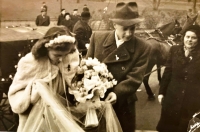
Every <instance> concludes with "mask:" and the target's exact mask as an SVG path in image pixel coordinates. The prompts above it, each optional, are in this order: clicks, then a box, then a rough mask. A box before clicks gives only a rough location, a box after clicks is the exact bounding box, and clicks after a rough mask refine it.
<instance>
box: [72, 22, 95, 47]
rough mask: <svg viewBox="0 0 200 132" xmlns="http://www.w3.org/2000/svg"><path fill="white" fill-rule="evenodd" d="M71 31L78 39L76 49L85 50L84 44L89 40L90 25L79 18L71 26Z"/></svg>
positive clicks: (90, 33)
mask: <svg viewBox="0 0 200 132" xmlns="http://www.w3.org/2000/svg"><path fill="white" fill-rule="evenodd" d="M73 33H75V34H76V36H75V37H76V39H77V41H78V50H79V51H84V50H87V49H86V47H85V44H86V43H89V42H90V37H91V35H92V29H91V27H90V26H89V25H88V24H87V23H85V22H83V21H81V20H79V21H78V22H77V23H76V24H75V25H74V27H73Z"/></svg>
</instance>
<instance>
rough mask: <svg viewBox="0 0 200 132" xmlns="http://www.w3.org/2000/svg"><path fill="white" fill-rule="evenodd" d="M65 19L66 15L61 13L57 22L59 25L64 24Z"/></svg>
mask: <svg viewBox="0 0 200 132" xmlns="http://www.w3.org/2000/svg"><path fill="white" fill-rule="evenodd" d="M64 19H65V15H63V14H60V15H59V16H58V22H57V25H58V26H59V25H62V21H63V20H64Z"/></svg>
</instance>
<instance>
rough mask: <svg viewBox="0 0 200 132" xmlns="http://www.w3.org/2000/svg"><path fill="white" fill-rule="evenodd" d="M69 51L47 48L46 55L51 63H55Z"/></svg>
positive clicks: (60, 60)
mask: <svg viewBox="0 0 200 132" xmlns="http://www.w3.org/2000/svg"><path fill="white" fill-rule="evenodd" d="M69 52H70V51H58V50H53V49H48V56H49V59H50V61H51V63H52V64H54V65H57V64H59V63H60V62H62V60H63V58H64V57H65V56H66V55H68V54H69Z"/></svg>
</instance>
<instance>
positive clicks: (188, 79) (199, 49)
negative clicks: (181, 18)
mask: <svg viewBox="0 0 200 132" xmlns="http://www.w3.org/2000/svg"><path fill="white" fill-rule="evenodd" d="M199 97H200V26H199V25H192V26H190V27H188V29H187V30H186V31H185V33H184V35H183V38H182V45H177V46H172V47H171V49H170V53H169V58H168V61H167V64H166V68H165V71H164V74H163V77H162V81H161V86H160V91H159V96H158V100H159V102H160V103H161V104H162V110H161V117H160V121H159V123H158V125H157V130H158V131H159V132H187V127H188V123H189V120H190V119H191V118H192V116H193V114H194V113H195V112H198V111H199V110H200V103H199Z"/></svg>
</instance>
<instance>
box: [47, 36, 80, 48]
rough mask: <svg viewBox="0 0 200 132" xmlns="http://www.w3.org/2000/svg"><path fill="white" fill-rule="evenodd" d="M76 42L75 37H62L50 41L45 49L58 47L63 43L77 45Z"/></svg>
mask: <svg viewBox="0 0 200 132" xmlns="http://www.w3.org/2000/svg"><path fill="white" fill-rule="evenodd" d="M75 41H76V39H75V37H72V36H67V35H61V36H58V37H56V38H54V39H53V40H50V41H49V42H48V43H46V44H45V47H46V48H48V47H52V46H53V45H58V44H61V43H75Z"/></svg>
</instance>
